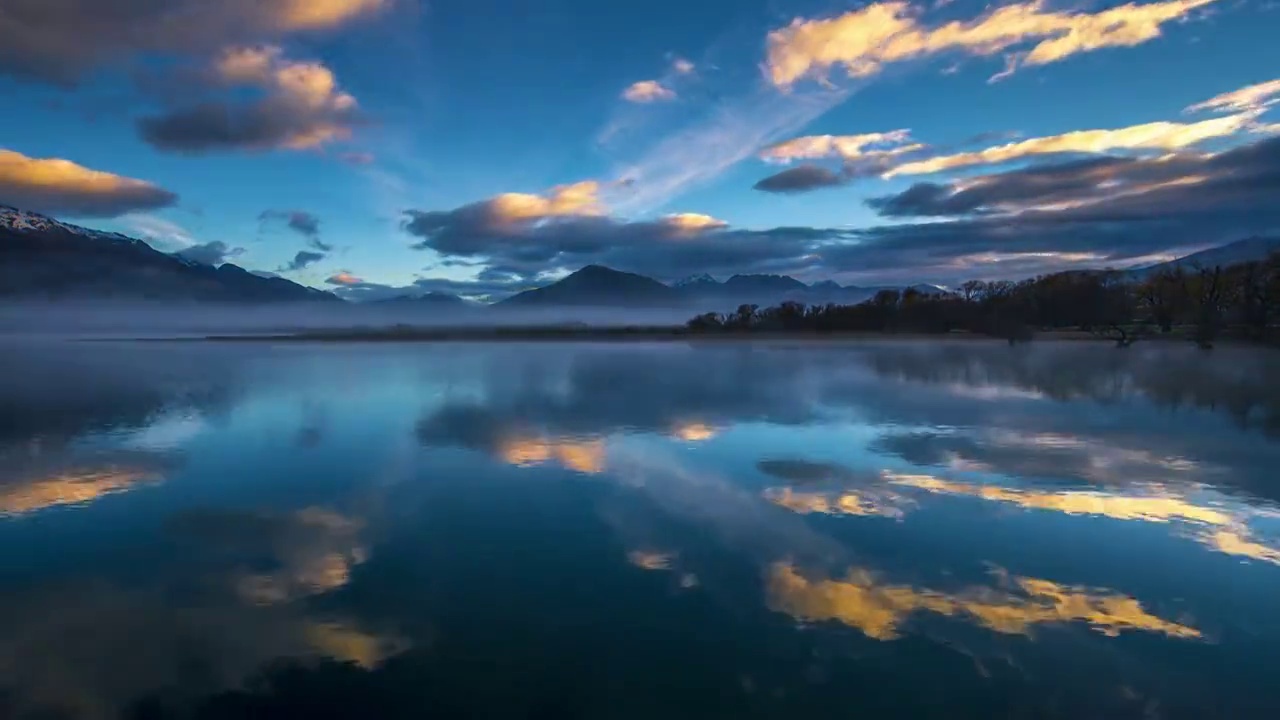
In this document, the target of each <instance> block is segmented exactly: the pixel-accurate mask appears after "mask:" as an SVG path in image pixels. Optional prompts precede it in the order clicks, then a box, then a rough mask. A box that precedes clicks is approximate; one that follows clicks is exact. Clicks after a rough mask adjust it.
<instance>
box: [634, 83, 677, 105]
mask: <svg viewBox="0 0 1280 720" xmlns="http://www.w3.org/2000/svg"><path fill="white" fill-rule="evenodd" d="M622 97H623V99H624V100H627V101H629V102H633V103H651V102H659V101H663V100H675V99H676V92H675V90H672V89H671V88H669V87H667V86H665V85H663V84H662V83H660V82H658V81H657V80H641V81H640V82H636V83H632V84H631V85H630V86H629V87H627V89H626V90H623V91H622Z"/></svg>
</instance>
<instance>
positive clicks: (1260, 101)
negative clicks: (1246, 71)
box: [1186, 79, 1280, 112]
mask: <svg viewBox="0 0 1280 720" xmlns="http://www.w3.org/2000/svg"><path fill="white" fill-rule="evenodd" d="M1278 102H1280V79H1276V80H1269V81H1267V82H1262V83H1258V84H1257V85H1249V86H1247V87H1242V88H1240V89H1239V90H1232V91H1231V92H1225V93H1222V94H1221V95H1215V96H1213V97H1211V98H1209V99H1208V100H1205V101H1204V102H1202V103H1196V104H1195V105H1192V106H1191V107H1189V108H1187V110H1186V112H1199V111H1202V110H1209V111H1214V112H1261V111H1262V110H1264V109H1266V108H1269V107H1271V106H1272V105H1275V104H1276V103H1278Z"/></svg>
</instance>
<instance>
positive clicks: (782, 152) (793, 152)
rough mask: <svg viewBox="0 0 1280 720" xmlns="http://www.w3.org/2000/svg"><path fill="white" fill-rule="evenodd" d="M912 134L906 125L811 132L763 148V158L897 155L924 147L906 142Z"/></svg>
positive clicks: (784, 160)
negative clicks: (882, 129) (876, 129)
mask: <svg viewBox="0 0 1280 720" xmlns="http://www.w3.org/2000/svg"><path fill="white" fill-rule="evenodd" d="M910 138H911V131H910V130H906V129H902V130H890V131H888V132H877V133H864V134H862V135H810V136H806V137H798V138H793V139H791V140H787V141H785V142H780V143H777V144H775V145H770V146H769V147H767V148H765V149H764V150H761V151H760V159H762V160H765V161H767V162H778V163H788V162H792V161H794V160H814V159H818V158H832V157H835V158H841V159H844V160H857V159H860V158H865V157H878V156H881V155H897V154H900V153H904V152H910V151H913V150H918V149H920V148H922V147H924V146H923V145H919V144H915V143H911V144H906V143H908V142H909V140H910ZM882 146H889V147H882Z"/></svg>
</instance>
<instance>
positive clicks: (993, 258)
mask: <svg viewBox="0 0 1280 720" xmlns="http://www.w3.org/2000/svg"><path fill="white" fill-rule="evenodd" d="M1278 188H1280V138H1273V139H1268V140H1262V141H1259V142H1255V143H1253V144H1250V145H1244V146H1240V147H1237V148H1233V149H1231V150H1227V151H1224V152H1221V153H1217V154H1196V153H1190V154H1183V155H1177V156H1174V157H1171V158H1094V159H1088V160H1079V161H1071V162H1068V163H1061V164H1058V165H1051V166H1040V167H1033V168H1022V169H1017V170H1011V171H1008V172H1004V173H996V174H991V175H986V176H979V177H976V178H966V179H964V180H960V181H956V182H953V183H949V184H945V185H944V184H936V183H919V184H917V185H915V186H913V187H912V188H909V189H908V190H906V191H904V192H902V193H899V194H897V195H890V196H887V197H881V198H875V199H872V200H871V201H869V204H870V205H871V206H872V207H874V208H876V209H877V210H878V211H879V212H880V213H881V214H883V215H886V216H892V217H906V216H921V217H924V216H956V215H959V216H961V218H960V219H956V220H952V221H949V222H922V223H916V224H902V225H892V226H890V225H885V226H880V227H872V228H866V229H864V230H860V231H857V232H856V233H855V235H856V238H855V240H856V242H852V243H848V244H843V245H840V246H831V247H828V248H826V249H825V250H824V251H823V261H824V264H826V265H827V266H830V267H837V268H847V267H857V268H859V269H860V271H861V272H863V273H865V274H866V275H867V276H869V277H875V278H876V279H877V281H886V282H887V281H890V280H893V279H912V280H913V281H919V280H920V279H921V278H929V279H932V280H933V281H936V282H943V283H951V282H957V281H959V282H963V281H964V280H966V279H974V278H977V279H993V278H1001V279H1005V278H1019V277H1026V276H1029V275H1035V274H1039V273H1044V272H1054V271H1057V270H1062V269H1070V268H1080V267H1093V268H1096V267H1106V266H1113V267H1122V266H1124V265H1126V264H1132V263H1134V262H1142V261H1143V260H1144V258H1148V257H1150V256H1152V255H1158V254H1169V253H1170V252H1175V251H1179V250H1180V249H1186V248H1203V247H1205V246H1207V245H1213V244H1221V243H1226V242H1232V241H1235V240H1240V239H1242V238H1246V237H1249V236H1253V235H1266V234H1268V233H1273V232H1276V231H1277V230H1280V208H1278V207H1276V205H1275V203H1274V195H1275V193H1276V192H1277V189H1278ZM1182 254H1185V252H1184V253H1182Z"/></svg>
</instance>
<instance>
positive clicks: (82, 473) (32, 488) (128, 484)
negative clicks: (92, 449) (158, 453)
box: [0, 464, 163, 518]
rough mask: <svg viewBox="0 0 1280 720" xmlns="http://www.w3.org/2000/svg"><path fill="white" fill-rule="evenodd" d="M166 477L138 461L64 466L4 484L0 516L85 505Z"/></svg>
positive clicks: (1, 494)
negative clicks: (51, 471)
mask: <svg viewBox="0 0 1280 720" xmlns="http://www.w3.org/2000/svg"><path fill="white" fill-rule="evenodd" d="M162 479H163V475H162V474H161V473H160V472H159V471H158V469H157V468H154V467H147V466H137V465H136V464H129V465H125V464H107V465H105V466H102V467H71V468H63V469H60V470H58V471H56V472H53V473H51V474H47V475H38V476H36V477H27V478H20V479H19V481H17V482H6V483H4V484H0V518H4V517H12V516H17V515H27V514H30V513H34V512H38V511H40V510H45V509H47V508H51V507H58V506H84V505H88V504H89V503H92V502H94V501H96V500H98V499H100V498H103V497H106V496H108V495H115V494H118V493H124V492H128V491H130V490H133V489H135V488H137V487H139V486H145V485H148V484H155V483H158V482H160V481H161V480H162Z"/></svg>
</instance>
